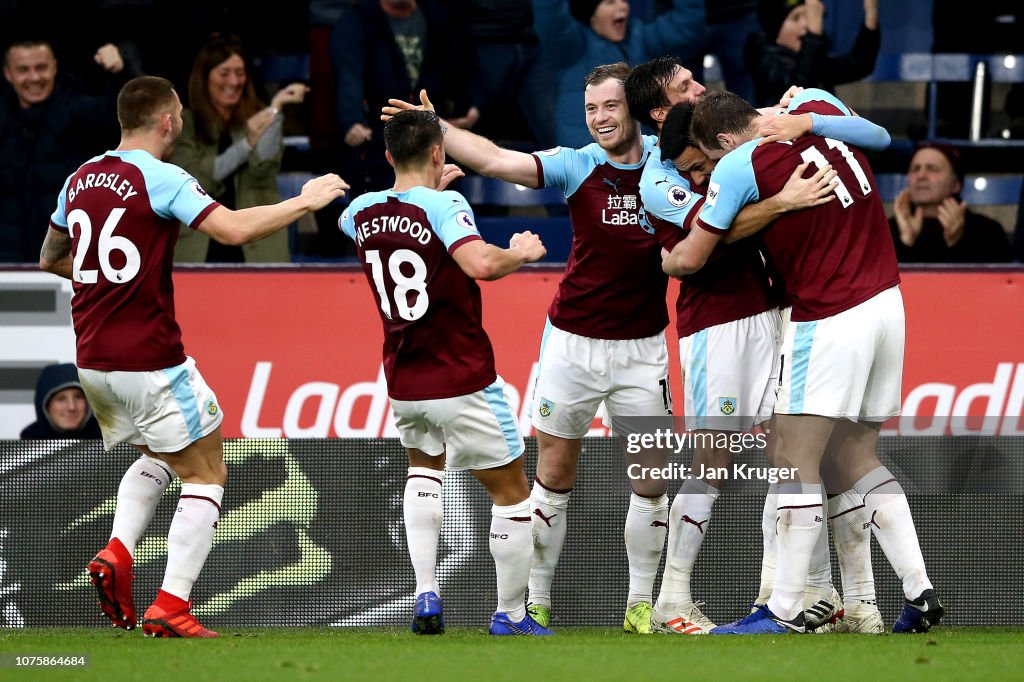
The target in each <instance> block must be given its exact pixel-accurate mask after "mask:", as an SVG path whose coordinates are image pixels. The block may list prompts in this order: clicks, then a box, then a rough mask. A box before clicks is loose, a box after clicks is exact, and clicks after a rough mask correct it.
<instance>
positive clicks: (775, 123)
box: [753, 114, 814, 146]
mask: <svg viewBox="0 0 1024 682" xmlns="http://www.w3.org/2000/svg"><path fill="white" fill-rule="evenodd" d="M753 125H754V132H756V133H757V134H758V135H759V136H760V137H761V140H759V141H758V143H757V144H758V146H761V145H763V144H768V143H769V142H789V141H790V140H795V139H797V138H798V137H801V136H803V135H806V134H807V133H809V132H811V128H812V127H813V126H814V122H813V121H812V120H811V115H810V114H797V115H795V116H794V115H790V114H787V115H782V116H759V117H758V118H755V119H754V121H753Z"/></svg>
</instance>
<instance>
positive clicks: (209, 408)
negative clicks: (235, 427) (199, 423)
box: [206, 400, 217, 417]
mask: <svg viewBox="0 0 1024 682" xmlns="http://www.w3.org/2000/svg"><path fill="white" fill-rule="evenodd" d="M206 414H208V415H210V416H211V417H215V416H216V415H217V403H215V402H213V400H207V401H206Z"/></svg>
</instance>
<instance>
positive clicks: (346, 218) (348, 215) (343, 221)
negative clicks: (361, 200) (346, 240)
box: [338, 201, 359, 239]
mask: <svg viewBox="0 0 1024 682" xmlns="http://www.w3.org/2000/svg"><path fill="white" fill-rule="evenodd" d="M358 210H359V209H358V207H357V206H356V202H354V201H353V202H352V203H351V204H349V205H348V206H346V207H345V210H344V211H342V212H341V217H340V218H338V229H339V230H341V231H342V232H344V233H345V234H346V235H348V236H349V237H351V238H352V239H355V238H356V224H355V221H353V220H352V216H354V215H355V214H356V213H357V212H358Z"/></svg>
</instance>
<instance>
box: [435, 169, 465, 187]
mask: <svg viewBox="0 0 1024 682" xmlns="http://www.w3.org/2000/svg"><path fill="white" fill-rule="evenodd" d="M464 177H466V174H465V173H463V172H462V169H461V168H459V167H458V166H456V165H455V164H454V163H446V164H445V165H444V170H443V171H441V182H440V183H438V185H437V191H438V192H443V191H444V190H446V189H447V188H448V185H450V184H452V183H453V182H455V181H456V180H458V179H459V178H464Z"/></svg>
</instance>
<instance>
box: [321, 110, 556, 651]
mask: <svg viewBox="0 0 1024 682" xmlns="http://www.w3.org/2000/svg"><path fill="white" fill-rule="evenodd" d="M441 131H442V128H441V124H440V122H439V121H438V118H437V116H436V115H435V114H434V113H433V112H428V111H406V112H402V113H399V114H397V115H396V116H394V117H393V118H391V120H389V121H388V122H387V125H386V126H385V127H384V145H385V147H386V149H387V152H386V155H387V159H388V162H389V163H390V164H391V165H392V166H394V169H395V185H394V187H393V188H392V189H389V190H385V191H380V192H368V193H366V194H363V195H362V196H360V197H358V198H356V199H355V200H354V201H353V202H352V203H351V204H350V205H349V207H348V208H347V209H346V210H345V212H344V213H343V214H342V216H341V219H340V220H339V225H340V227H341V229H342V231H343V232H344V233H345V234H347V235H348V236H349V237H351V238H352V239H354V240H355V242H356V247H357V251H358V253H359V260H360V261H361V262H362V264H363V271H364V272H365V273H366V278H367V280H368V281H369V283H370V287H371V289H372V290H373V292H374V298H375V299H376V301H377V305H378V307H379V309H380V318H381V322H382V323H383V324H384V375H385V377H386V379H387V384H388V396H389V397H390V400H391V408H392V410H393V411H394V414H395V424H396V426H397V428H398V432H399V434H400V437H401V440H402V445H404V446H405V448H406V452H407V453H408V456H409V476H408V479H407V482H406V487H405V502H404V518H405V529H406V538H407V541H408V546H409V556H410V558H411V560H412V565H413V569H414V571H415V573H416V583H417V587H416V592H417V597H416V605H415V610H414V614H413V621H412V630H413V632H415V633H417V634H440V633H442V632H444V618H443V607H442V601H441V597H440V588H439V586H438V584H437V579H436V577H435V567H436V563H437V545H438V540H439V538H440V533H441V521H442V518H443V515H444V508H443V504H442V496H441V486H442V484H443V481H444V473H445V469H446V468H447V469H449V470H455V471H459V470H470V471H472V472H473V475H474V476H475V477H476V478H477V480H479V481H480V482H481V483H482V484H483V486H484V487H485V488H486V489H487V492H488V493H490V495H491V499H492V500H493V502H494V505H493V506H492V507H491V530H490V549H491V556H492V557H493V558H494V566H495V572H496V574H497V579H498V586H497V588H498V589H497V596H498V608H497V611H496V612H495V614H494V616H493V617H492V619H491V627H490V633H491V634H492V635H550V634H551V632H550V631H549V630H547V629H546V628H544V627H542V626H540V625H539V624H537V623H536V622H535V621H534V620H533V618H531V617H530V616H529V615H528V614H527V612H526V603H525V596H526V584H527V580H528V578H529V574H530V562H531V559H532V558H533V537H532V528H531V522H530V497H529V489H528V487H527V484H526V475H525V473H524V472H523V459H522V454H523V439H522V437H521V436H520V435H519V430H518V428H517V427H516V423H515V418H514V417H513V416H512V410H511V408H510V407H509V405H508V401H507V399H506V398H505V394H504V391H503V387H504V381H502V379H501V377H499V376H497V374H496V373H495V369H494V352H493V350H492V348H491V342H490V340H489V339H488V338H487V334H486V333H485V332H484V329H483V326H482V315H481V302H480V288H479V287H478V286H477V284H476V280H477V279H482V280H494V279H499V278H501V277H504V276H505V275H508V274H510V273H512V272H515V271H516V270H518V269H519V268H520V267H521V266H522V265H523V264H524V263H529V262H533V261H536V260H539V259H541V258H543V257H544V255H545V253H546V250H545V249H544V246H543V244H541V242H540V239H539V238H538V237H537V236H536V235H534V234H532V233H530V232H522V233H517V234H515V235H513V236H512V239H511V241H510V243H509V248H507V249H502V248H499V247H497V246H494V245H491V244H488V243H486V242H484V241H483V240H482V239H481V238H480V234H479V232H478V231H477V228H476V224H475V223H474V220H473V211H472V209H471V208H470V206H469V204H468V203H467V202H466V200H465V199H464V198H463V197H462V195H460V194H458V193H457V192H451V191H446V192H439V191H437V187H438V186H439V184H440V183H441V179H442V175H443V174H444V171H445V146H444V137H443V134H442V132H441Z"/></svg>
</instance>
